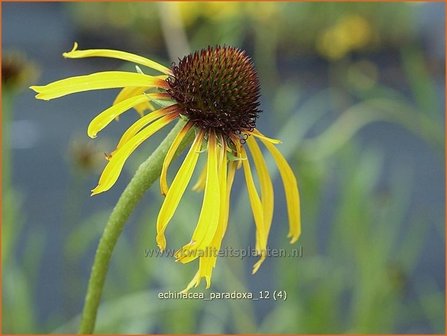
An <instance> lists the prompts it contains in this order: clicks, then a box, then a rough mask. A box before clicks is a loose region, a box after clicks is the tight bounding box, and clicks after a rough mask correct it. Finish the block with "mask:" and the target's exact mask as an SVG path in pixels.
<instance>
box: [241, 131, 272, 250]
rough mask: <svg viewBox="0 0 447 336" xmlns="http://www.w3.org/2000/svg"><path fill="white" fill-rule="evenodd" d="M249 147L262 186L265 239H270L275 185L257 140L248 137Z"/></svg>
mask: <svg viewBox="0 0 447 336" xmlns="http://www.w3.org/2000/svg"><path fill="white" fill-rule="evenodd" d="M247 145H248V148H249V149H250V152H251V154H252V156H253V161H254V163H255V167H256V171H257V172H258V177H259V182H260V185H261V203H262V207H263V209H264V225H265V231H266V236H265V239H268V235H269V232H270V226H271V224H272V218H273V208H274V193H273V184H272V180H271V178H270V175H269V172H268V169H267V164H266V163H265V160H264V157H263V155H262V152H261V150H260V149H259V146H258V144H257V143H256V140H255V138H254V137H248V139H247ZM265 245H267V242H265Z"/></svg>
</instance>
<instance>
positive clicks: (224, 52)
mask: <svg viewBox="0 0 447 336" xmlns="http://www.w3.org/2000/svg"><path fill="white" fill-rule="evenodd" d="M172 72H173V75H172V76H170V77H169V78H168V79H167V82H168V84H169V89H168V93H169V94H170V95H171V96H172V97H173V98H174V99H175V100H176V101H177V103H178V105H179V106H180V107H181V109H182V114H183V115H185V116H186V117H188V119H189V120H191V121H192V122H193V123H194V124H195V125H196V126H197V127H200V128H202V129H204V130H211V129H213V130H214V131H215V132H216V133H217V134H221V135H224V136H230V135H239V134H241V133H242V132H243V131H247V130H253V129H254V128H255V125H256V118H257V117H258V114H259V113H260V110H259V102H258V99H259V96H260V88H259V80H258V76H257V74H256V71H255V68H254V66H253V62H252V60H251V59H250V57H248V56H247V55H246V53H245V52H244V51H243V50H240V49H237V48H233V47H228V46H224V47H220V46H216V47H208V48H207V49H202V50H200V51H197V52H195V53H193V54H190V55H188V56H185V57H183V58H182V59H179V62H178V64H174V65H173V67H172Z"/></svg>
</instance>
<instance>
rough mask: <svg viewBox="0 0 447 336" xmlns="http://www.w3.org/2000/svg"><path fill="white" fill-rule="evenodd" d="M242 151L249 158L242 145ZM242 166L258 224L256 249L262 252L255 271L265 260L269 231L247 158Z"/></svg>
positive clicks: (256, 223)
mask: <svg viewBox="0 0 447 336" xmlns="http://www.w3.org/2000/svg"><path fill="white" fill-rule="evenodd" d="M241 152H242V155H243V157H245V158H247V153H246V152H245V149H244V148H243V147H242V148H241ZM242 167H243V168H244V175H245V182H246V184H247V191H248V197H249V199H250V205H251V209H252V212H253V217H254V219H255V225H256V242H257V244H256V245H257V246H256V250H257V252H258V254H260V256H261V259H260V260H259V261H258V262H257V263H256V264H255V266H254V268H253V273H255V272H256V271H257V270H258V268H259V266H261V264H262V262H263V261H264V260H265V255H266V252H267V246H266V242H267V238H266V236H267V232H266V228H265V224H264V210H263V208H262V203H261V200H260V199H259V195H258V192H257V191H256V186H255V183H254V181H253V176H252V174H251V169H250V163H249V161H248V159H247V160H243V161H242Z"/></svg>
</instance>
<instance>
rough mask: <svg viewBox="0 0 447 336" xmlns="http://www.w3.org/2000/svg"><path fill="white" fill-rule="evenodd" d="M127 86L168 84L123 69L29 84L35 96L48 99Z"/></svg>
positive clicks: (159, 86)
mask: <svg viewBox="0 0 447 336" xmlns="http://www.w3.org/2000/svg"><path fill="white" fill-rule="evenodd" d="M127 86H138V87H140V86H144V87H147V88H151V87H158V88H167V87H168V84H167V82H166V81H164V80H163V79H160V78H159V77H154V76H149V75H144V74H140V73H133V72H124V71H104V72H97V73H93V74H90V75H84V76H76V77H69V78H65V79H61V80H58V81H56V82H52V83H50V84H47V85H43V86H31V87H30V88H31V89H32V90H34V91H35V92H37V93H38V94H37V95H36V98H38V99H43V100H50V99H54V98H58V97H62V96H66V95H69V94H72V93H76V92H83V91H91V90H100V89H113V88H120V87H127Z"/></svg>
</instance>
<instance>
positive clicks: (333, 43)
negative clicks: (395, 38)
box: [317, 15, 375, 60]
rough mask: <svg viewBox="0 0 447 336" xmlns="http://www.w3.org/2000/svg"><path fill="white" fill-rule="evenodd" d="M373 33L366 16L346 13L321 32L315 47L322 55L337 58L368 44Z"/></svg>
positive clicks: (372, 37)
mask: <svg viewBox="0 0 447 336" xmlns="http://www.w3.org/2000/svg"><path fill="white" fill-rule="evenodd" d="M374 35H375V33H374V31H373V28H372V26H371V24H370V23H369V22H368V20H367V19H366V18H364V17H363V16H360V15H347V16H344V17H342V18H341V19H339V20H338V22H337V23H336V24H335V25H334V26H330V27H329V28H328V29H326V30H324V31H323V32H322V34H321V35H320V36H319V38H318V39H317V49H318V51H319V52H320V53H321V54H322V55H323V56H326V57H328V58H330V59H334V60H337V59H341V58H343V57H344V56H345V55H346V54H347V53H349V52H351V51H353V50H359V49H361V48H364V47H366V46H367V45H369V44H370V43H371V42H372V41H373V39H374Z"/></svg>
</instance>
